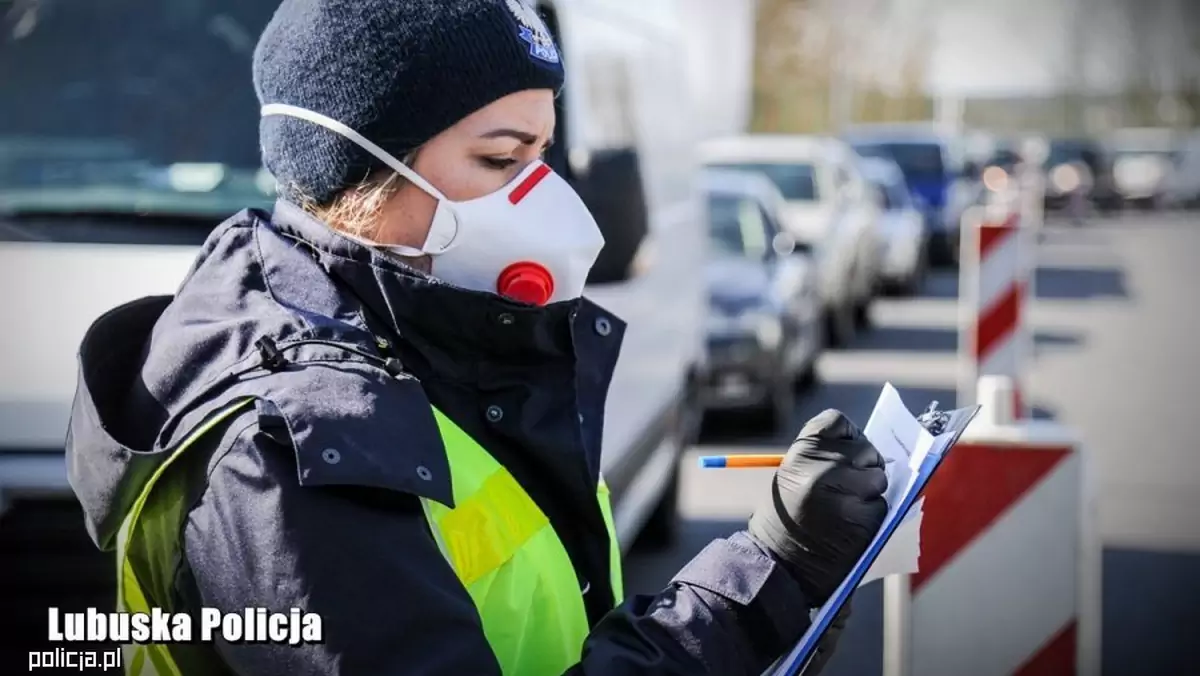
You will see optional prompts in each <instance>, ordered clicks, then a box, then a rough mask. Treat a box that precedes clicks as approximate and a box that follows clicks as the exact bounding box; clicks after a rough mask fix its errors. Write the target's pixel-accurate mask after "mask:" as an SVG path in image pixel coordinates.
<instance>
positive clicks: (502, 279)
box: [496, 261, 554, 305]
mask: <svg viewBox="0 0 1200 676" xmlns="http://www.w3.org/2000/svg"><path fill="white" fill-rule="evenodd" d="M496 292H497V293H499V294H500V295H501V296H505V297H506V298H511V299H513V300H515V301H518V302H521V303H529V304H530V305H545V304H546V303H548V302H549V301H550V297H551V296H553V295H554V276H553V275H551V274H550V271H549V270H547V269H546V268H544V267H542V266H541V265H538V264H537V263H533V262H529V261H524V262H521V263H513V264H512V265H510V266H508V267H507V268H504V271H503V272H501V273H500V276H499V277H498V278H496Z"/></svg>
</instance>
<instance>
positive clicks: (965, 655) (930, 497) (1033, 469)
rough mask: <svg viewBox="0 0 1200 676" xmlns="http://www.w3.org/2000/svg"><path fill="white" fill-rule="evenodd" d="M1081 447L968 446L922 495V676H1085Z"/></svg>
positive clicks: (915, 655) (917, 649)
mask: <svg viewBox="0 0 1200 676" xmlns="http://www.w3.org/2000/svg"><path fill="white" fill-rule="evenodd" d="M1081 469H1082V457H1081V456H1080V453H1079V450H1078V449H1077V448H1076V447H1074V446H1072V445H1067V444H1062V443H1051V444H1047V443H1042V444H1035V443H1010V442H1004V443H1001V442H994V441H988V440H983V441H978V440H964V441H962V442H960V443H959V444H958V445H956V446H955V448H954V451H953V452H952V453H950V454H949V455H948V456H947V457H946V459H945V460H944V461H943V463H942V466H941V467H940V468H939V469H938V473H937V474H936V475H935V476H934V477H933V479H932V480H931V481H930V483H929V486H928V487H927V488H926V489H925V492H924V501H925V502H924V510H923V513H924V521H923V522H922V528H921V557H920V572H918V573H917V574H915V575H912V576H910V578H909V580H910V586H909V592H908V593H909V595H910V596H911V601H910V603H911V622H912V629H911V637H912V639H911V640H912V660H913V662H912V672H911V673H912V674H913V675H914V676H915V675H917V674H920V675H921V676H959V675H960V674H965V673H970V674H972V676H1009V675H1014V676H1065V675H1073V674H1077V673H1079V672H1078V671H1077V668H1076V665H1077V654H1078V651H1079V649H1080V648H1079V644H1078V639H1077V622H1078V616H1079V615H1078V614H1079V607H1080V606H1079V599H1080V597H1079V590H1078V588H1077V586H1076V584H1077V581H1078V580H1079V576H1080V572H1079V571H1080V565H1081V559H1080V551H1081V550H1080V548H1079V546H1078V545H1077V544H1076V540H1075V537H1076V534H1077V533H1078V530H1079V524H1080V522H1079V519H1080V515H1079V508H1078V506H1079V504H1080V500H1081V496H1082V493H1081V488H1080V477H1081Z"/></svg>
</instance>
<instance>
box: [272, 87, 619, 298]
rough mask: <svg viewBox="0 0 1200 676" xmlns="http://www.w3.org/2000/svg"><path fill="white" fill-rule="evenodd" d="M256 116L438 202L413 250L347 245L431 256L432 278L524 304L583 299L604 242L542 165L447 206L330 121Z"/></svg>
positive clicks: (314, 116)
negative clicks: (340, 150) (336, 138)
mask: <svg viewBox="0 0 1200 676" xmlns="http://www.w3.org/2000/svg"><path fill="white" fill-rule="evenodd" d="M262 115H263V116H264V117H265V116H267V115H287V116H290V117H296V118H299V119H301V120H307V121H308V122H312V123H314V124H318V125H320V126H322V127H325V128H326V129H329V130H330V131H332V132H334V133H337V134H339V135H341V136H344V137H345V138H347V139H349V140H351V141H353V142H354V143H356V144H358V145H359V146H360V147H361V148H362V149H363V150H366V151H367V152H369V153H371V154H372V155H374V156H375V158H376V159H378V160H379V161H380V162H383V163H384V164H386V165H387V166H388V167H390V168H391V169H393V170H394V171H396V173H398V174H400V175H401V176H403V177H404V178H406V179H408V181H409V182H411V183H412V184H413V185H415V186H417V187H418V188H420V189H421V190H423V191H425V192H426V193H428V194H429V195H430V196H432V197H433V198H434V199H436V200H437V202H438V204H437V210H436V211H435V212H434V215H433V222H432V223H431V224H430V227H429V235H428V236H427V237H426V238H425V244H424V245H422V246H421V247H420V248H419V249H417V248H413V247H408V246H400V245H392V244H380V243H378V242H371V241H366V240H361V239H359V238H355V237H350V238H351V239H354V240H356V241H359V242H360V243H362V244H365V245H367V246H370V247H373V248H376V249H380V250H384V251H388V252H390V253H392V254H395V255H397V256H403V257H410V258H411V257H419V256H425V255H428V256H431V257H432V261H433V263H432V274H433V276H434V277H437V278H438V279H440V280H442V281H445V282H447V283H449V284H452V285H454V286H458V287H461V288H465V289H472V290H475V291H485V292H489V293H495V294H498V295H501V296H504V297H506V298H510V299H512V300H516V301H519V302H523V303H528V304H530V305H545V304H546V303H553V302H558V301H563V300H570V299H573V298H579V297H580V296H582V295H583V287H584V283H585V282H586V280H587V275H588V272H589V271H590V270H591V269H592V265H593V264H594V263H595V262H596V257H597V256H598V255H599V254H600V249H601V248H603V247H604V236H603V235H601V234H600V228H599V227H597V225H596V220H595V219H594V218H593V217H592V214H591V212H590V211H588V209H587V207H586V206H585V205H584V204H583V200H581V199H580V198H579V195H578V194H576V192H575V191H574V190H573V189H571V186H570V185H568V184H567V182H566V181H565V180H563V178H562V177H561V176H559V175H558V174H556V173H554V172H553V171H551V169H550V167H549V166H547V165H546V164H545V163H544V162H542V161H540V160H539V161H535V162H532V163H530V165H529V166H528V167H525V169H524V170H523V171H521V173H520V174H518V175H517V176H516V178H514V179H513V180H512V181H510V182H509V183H508V185H505V186H504V187H503V188H500V189H499V190H497V191H496V192H493V193H491V194H489V195H484V196H483V197H479V198H476V199H473V200H467V201H465V202H455V201H453V200H451V199H448V198H447V197H446V196H445V195H443V194H442V193H441V191H439V190H438V189H437V188H435V187H433V186H432V185H430V184H429V182H428V181H426V180H425V179H423V178H421V176H420V175H418V174H417V172H415V171H413V170H412V169H411V168H409V167H408V166H407V165H405V164H404V163H403V162H401V161H400V160H398V159H396V158H395V157H393V156H392V155H390V154H388V152H387V151H385V150H383V149H382V148H380V147H379V146H377V145H375V144H374V143H372V142H371V141H369V140H367V139H366V138H364V137H363V136H362V135H361V134H359V133H358V132H356V131H354V130H353V129H351V128H349V127H347V126H346V125H344V124H342V123H340V122H338V121H337V120H334V119H332V118H329V117H326V116H324V115H321V114H319V113H314V112H313V111H310V110H306V109H304V108H298V107H296V106H289V105H284V104H278V103H272V104H268V105H265V106H263V108H262ZM342 234H343V235H345V233H342Z"/></svg>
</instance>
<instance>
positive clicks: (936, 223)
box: [842, 123, 982, 265]
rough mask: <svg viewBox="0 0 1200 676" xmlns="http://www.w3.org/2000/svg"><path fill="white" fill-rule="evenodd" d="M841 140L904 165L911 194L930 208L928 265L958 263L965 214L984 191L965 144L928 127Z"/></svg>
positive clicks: (875, 128)
mask: <svg viewBox="0 0 1200 676" xmlns="http://www.w3.org/2000/svg"><path fill="white" fill-rule="evenodd" d="M842 138H844V139H845V140H846V141H847V142H848V143H849V144H850V145H851V146H853V147H854V150H855V151H857V152H858V154H860V155H862V156H863V157H885V158H888V159H890V160H893V161H894V162H895V163H896V164H898V165H899V166H900V170H901V171H903V172H904V179H905V182H906V183H907V184H908V187H909V190H910V191H912V192H913V194H915V195H918V196H919V197H920V198H921V200H922V202H923V203H924V204H925V205H926V209H927V211H926V215H925V216H926V217H925V222H926V228H927V230H928V232H929V240H928V241H929V254H930V260H931V261H932V262H933V263H934V264H937V265H953V264H955V263H956V261H957V260H958V241H959V231H960V229H961V226H962V218H963V214H964V212H965V211H966V210H967V209H968V208H969V207H971V206H972V205H974V204H976V203H978V201H979V199H980V194H981V192H982V185H981V183H980V177H979V171H980V167H979V166H978V164H977V163H976V162H973V161H969V160H968V159H967V158H966V151H965V149H964V145H965V144H964V141H963V140H962V139H960V138H959V137H957V136H955V135H952V134H949V133H947V132H944V131H942V130H940V129H938V128H937V127H936V126H934V125H932V124H925V123H918V124H884V125H860V126H857V127H853V128H851V129H849V130H847V132H846V133H844V134H843V136H842Z"/></svg>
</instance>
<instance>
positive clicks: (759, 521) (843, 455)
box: [749, 409, 888, 607]
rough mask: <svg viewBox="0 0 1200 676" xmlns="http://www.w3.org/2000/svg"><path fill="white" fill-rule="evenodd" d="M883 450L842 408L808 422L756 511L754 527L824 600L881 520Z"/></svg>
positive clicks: (809, 594)
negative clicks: (873, 443) (879, 448)
mask: <svg viewBox="0 0 1200 676" xmlns="http://www.w3.org/2000/svg"><path fill="white" fill-rule="evenodd" d="M883 467H884V463H883V457H882V456H881V455H879V451H877V450H875V447H874V446H872V445H871V442H869V441H867V439H866V437H864V436H863V435H862V432H861V431H859V429H858V428H857V427H856V426H855V425H854V423H852V422H850V420H849V419H848V418H846V416H845V415H843V414H842V413H841V412H840V411H835V410H833V409H829V410H826V411H825V412H823V413H821V414H820V415H818V416H816V417H815V418H813V419H812V420H809V421H808V423H807V424H806V425H805V426H804V429H802V430H801V431H800V435H799V436H798V437H796V441H794V442H793V443H792V446H791V448H789V449H788V452H787V455H785V456H784V459H783V463H782V464H781V465H780V466H779V469H778V470H776V472H775V478H774V480H773V481H772V482H771V493H770V495H769V496H768V497H767V498H766V499H764V500H763V502H762V503H761V504H760V505H759V506H758V508H757V509H756V510H755V511H754V515H753V516H751V517H750V525H749V530H750V534H751V535H753V536H754V537H755V538H757V539H758V540H759V542H761V543H762V544H763V546H765V547H766V548H767V549H768V550H769V551H770V552H771V553H772V554H773V555H774V556H775V558H776V559H778V560H779V561H781V562H782V563H783V564H784V566H785V567H786V568H787V569H788V570H789V571H790V572H791V573H792V575H793V576H794V577H795V578H796V581H797V582H798V583H799V584H800V588H801V590H802V591H803V592H804V594H805V597H806V599H807V600H808V602H809V603H810V604H812V606H813V607H819V606H821V605H824V604H825V602H826V601H827V600H829V597H830V596H831V595H832V594H833V592H834V590H836V589H837V586H838V585H839V584H841V582H842V580H843V579H845V577H846V575H847V574H849V572H850V569H851V568H853V567H854V563H855V562H856V561H858V558H859V557H860V556H862V554H863V552H864V551H866V549H867V545H869V544H870V543H871V540H872V539H873V538H874V537H875V534H876V533H877V532H878V531H879V527H880V526H882V525H883V520H884V517H885V516H887V509H888V507H887V501H885V500H884V498H883V493H884V491H885V490H887V474H886V473H885V472H884V469H883Z"/></svg>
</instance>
